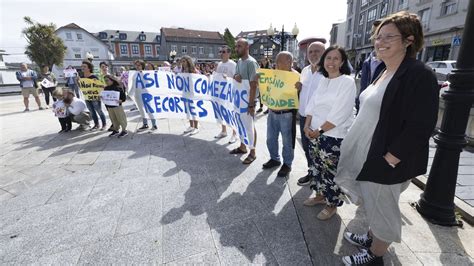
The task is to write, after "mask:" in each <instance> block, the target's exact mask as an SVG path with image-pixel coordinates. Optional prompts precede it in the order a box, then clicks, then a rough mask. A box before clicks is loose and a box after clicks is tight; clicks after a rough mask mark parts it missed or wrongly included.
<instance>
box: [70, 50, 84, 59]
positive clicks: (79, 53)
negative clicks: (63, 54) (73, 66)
mask: <svg viewBox="0 0 474 266" xmlns="http://www.w3.org/2000/svg"><path fill="white" fill-rule="evenodd" d="M72 52H73V53H74V58H76V59H81V58H82V56H81V48H72Z"/></svg>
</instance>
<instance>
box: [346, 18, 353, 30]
mask: <svg viewBox="0 0 474 266" xmlns="http://www.w3.org/2000/svg"><path fill="white" fill-rule="evenodd" d="M347 31H349V32H350V31H352V18H350V19H349V20H348V21H347Z"/></svg>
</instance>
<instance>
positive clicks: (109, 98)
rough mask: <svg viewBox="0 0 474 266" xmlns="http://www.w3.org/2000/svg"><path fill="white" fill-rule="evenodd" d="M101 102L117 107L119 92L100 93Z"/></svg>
mask: <svg viewBox="0 0 474 266" xmlns="http://www.w3.org/2000/svg"><path fill="white" fill-rule="evenodd" d="M100 96H102V102H103V103H104V104H105V105H109V106H119V105H120V102H119V99H120V92H118V91H102V93H101V94H100Z"/></svg>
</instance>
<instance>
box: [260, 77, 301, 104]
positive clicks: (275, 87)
mask: <svg viewBox="0 0 474 266" xmlns="http://www.w3.org/2000/svg"><path fill="white" fill-rule="evenodd" d="M258 72H259V79H258V86H259V89H260V95H261V99H262V103H263V104H265V105H266V106H267V107H268V108H270V109H273V110H285V109H297V108H298V106H299V102H298V91H297V90H296V88H295V83H296V82H297V81H299V79H300V75H299V74H298V73H295V72H291V71H283V70H273V69H259V70H258Z"/></svg>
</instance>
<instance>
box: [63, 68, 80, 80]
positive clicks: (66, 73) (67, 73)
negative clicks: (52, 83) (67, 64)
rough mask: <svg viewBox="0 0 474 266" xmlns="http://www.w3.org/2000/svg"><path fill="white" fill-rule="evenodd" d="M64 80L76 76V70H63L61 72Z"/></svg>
mask: <svg viewBox="0 0 474 266" xmlns="http://www.w3.org/2000/svg"><path fill="white" fill-rule="evenodd" d="M63 73H64V77H65V78H71V77H75V76H77V70H76V69H74V68H70V69H64V71H63Z"/></svg>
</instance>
